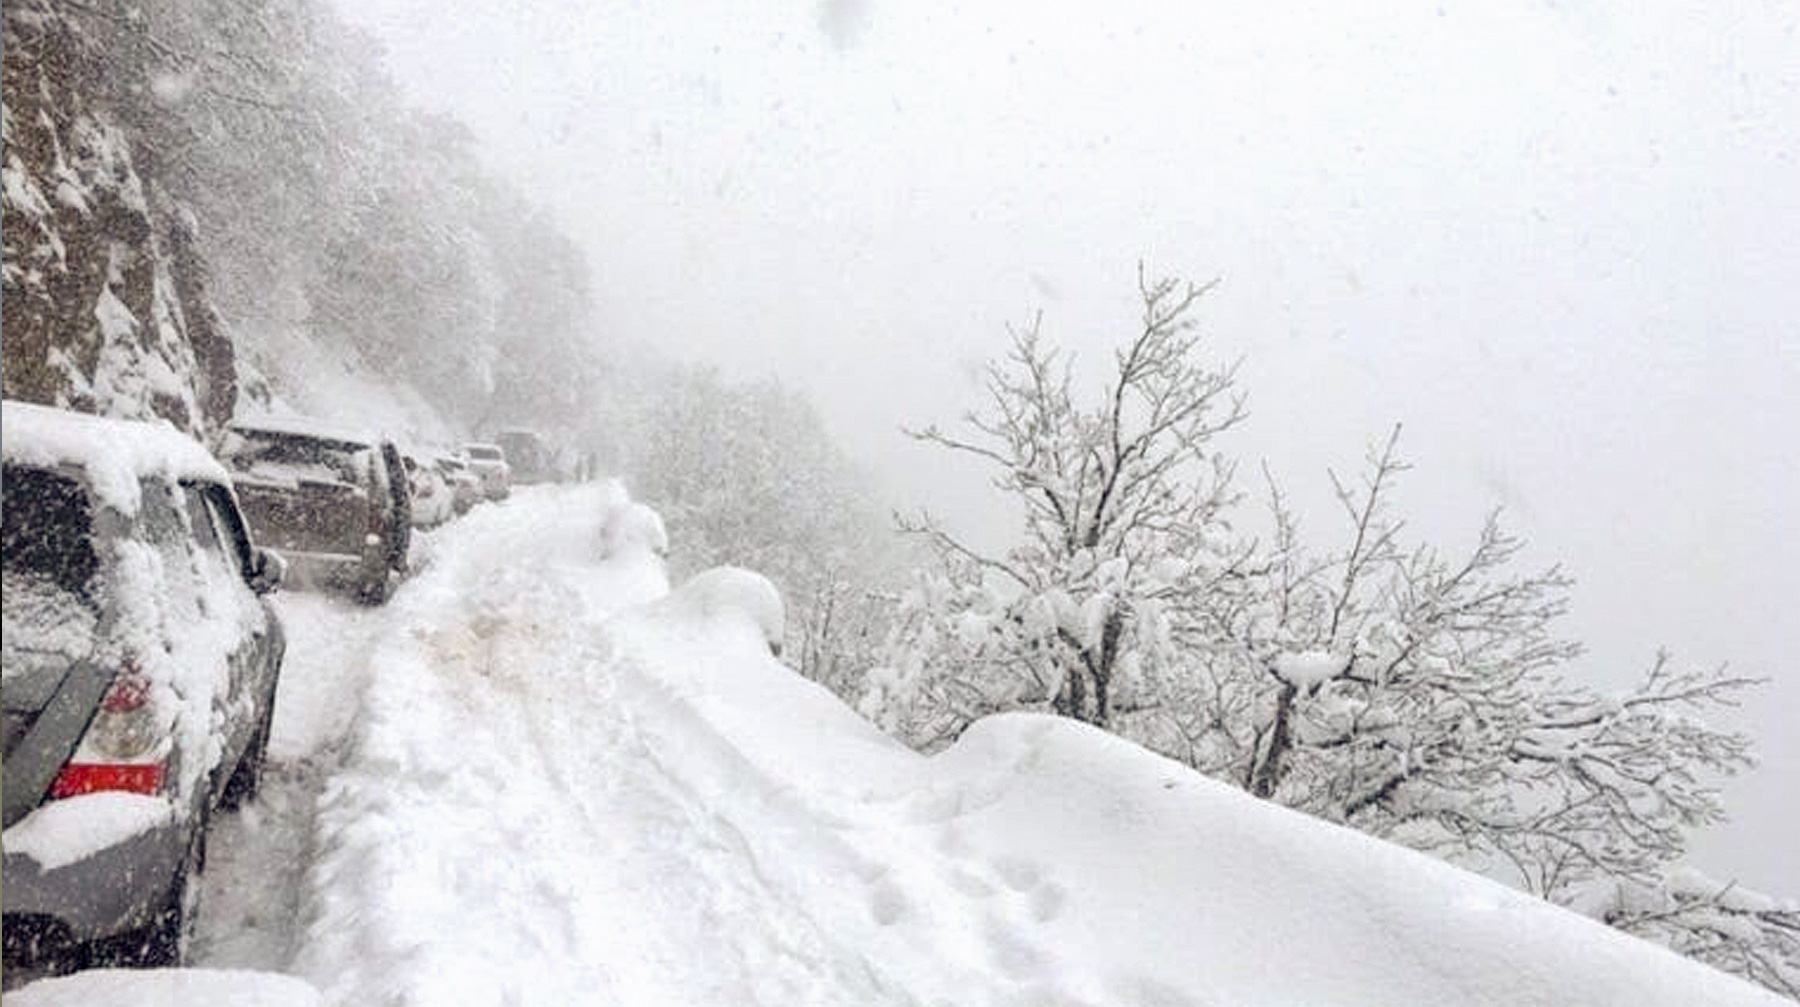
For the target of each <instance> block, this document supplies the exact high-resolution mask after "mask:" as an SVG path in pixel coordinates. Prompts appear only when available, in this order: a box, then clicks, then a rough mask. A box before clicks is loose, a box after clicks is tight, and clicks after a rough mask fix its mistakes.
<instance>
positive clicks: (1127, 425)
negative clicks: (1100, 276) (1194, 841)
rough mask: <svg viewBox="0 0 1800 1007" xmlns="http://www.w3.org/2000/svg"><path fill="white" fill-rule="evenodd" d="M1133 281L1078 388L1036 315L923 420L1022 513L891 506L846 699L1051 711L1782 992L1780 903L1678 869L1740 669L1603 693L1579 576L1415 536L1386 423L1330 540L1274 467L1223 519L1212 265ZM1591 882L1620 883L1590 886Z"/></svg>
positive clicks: (1725, 767)
mask: <svg viewBox="0 0 1800 1007" xmlns="http://www.w3.org/2000/svg"><path fill="white" fill-rule="evenodd" d="M1139 289H1140V292H1141V294H1142V301H1143V314H1142V323H1141V327H1140V328H1139V329H1138V331H1137V332H1136V333H1135V334H1134V335H1133V337H1132V338H1131V339H1130V340H1128V341H1127V342H1126V344H1125V346H1124V347H1123V348H1122V349H1120V350H1118V351H1117V352H1116V353H1115V357H1114V369H1113V373H1112V375H1111V377H1110V378H1109V380H1108V382H1107V384H1106V386H1105V388H1104V389H1103V391H1102V394H1101V395H1100V396H1099V397H1098V398H1097V399H1096V400H1095V401H1094V402H1093V403H1092V404H1087V405H1084V404H1082V403H1081V402H1079V401H1078V399H1077V397H1076V395H1075V393H1074V391H1073V387H1072V386H1073V380H1072V378H1071V372H1070V369H1069V368H1068V366H1067V364H1066V363H1065V362H1064V361H1063V360H1062V359H1061V357H1060V356H1059V354H1058V353H1057V352H1056V351H1055V350H1054V349H1053V348H1050V347H1048V346H1046V344H1045V343H1044V341H1043V340H1042V339H1041V338H1040V335H1039V327H1038V326H1037V325H1036V324H1034V325H1032V326H1031V327H1030V328H1028V329H1025V330H1024V331H1022V332H1018V333H1015V334H1014V336H1013V341H1012V346H1011V350H1010V353H1009V355H1008V356H1007V358H1006V359H1005V360H1004V361H1003V362H1001V363H1000V364H996V365H994V366H993V367H991V368H990V370H989V376H988V384H987V391H988V402H987V409H986V411H985V412H980V413H975V414H972V415H970V416H969V417H968V426H969V428H970V431H971V432H970V433H968V434H965V435H961V436H956V435H952V434H949V433H945V432H943V431H941V430H939V429H937V428H935V427H932V428H928V429H926V430H924V431H922V432H920V433H918V434H916V435H915V436H917V437H918V438H920V439H921V440H924V441H926V442H929V443H935V444H938V445H941V446H943V447H945V448H947V449H949V450H952V451H956V452H959V453H963V454H966V455H970V456H973V457H975V458H978V459H980V460H982V461H983V462H985V463H986V464H987V465H988V466H989V468H990V469H991V471H992V473H993V483H994V485H995V486H996V487H997V488H998V489H999V490H1001V491H1002V492H1003V493H1005V494H1007V495H1008V496H1009V497H1010V498H1011V499H1013V500H1014V501H1016V502H1017V503H1019V504H1020V505H1021V507H1022V508H1023V510H1024V514H1025V524H1024V534H1023V536H1022V537H1021V539H1020V540H1019V541H1018V542H1017V543H1016V544H1015V545H1014V546H1013V547H1012V548H1010V549H1007V550H1005V551H1004V552H1001V553H985V552H982V551H980V550H978V549H975V548H973V547H971V546H969V545H967V544H966V543H964V542H962V541H961V540H959V539H958V538H956V537H955V536H953V535H952V534H950V533H949V532H947V531H946V530H944V529H943V528H942V527H941V525H939V524H938V523H936V522H934V521H932V520H930V519H929V518H920V519H916V520H912V521H910V522H907V523H906V524H907V527H908V528H909V529H910V530H912V531H914V532H917V533H918V534H920V535H922V536H924V537H925V538H926V539H927V540H928V541H929V542H930V543H931V545H932V546H933V548H934V550H935V553H936V557H937V560H938V562H937V564H936V566H935V568H934V569H932V570H931V571H929V572H927V573H925V574H923V575H921V577H920V579H919V582H918V584H917V586H916V587H915V589H914V590H913V591H911V592H909V593H908V594H907V595H906V596H905V599H904V603H903V604H902V606H901V607H900V610H899V614H898V618H897V620H896V623H895V626H894V629H893V634H892V638H891V640H890V645H889V647H888V648H887V650H886V652H885V655H884V657H885V660H884V661H883V663H882V665H881V666H880V667H878V668H876V669H875V670H874V671H873V672H871V673H870V674H869V676H867V678H866V680H865V682H864V688H863V692H862V695H861V707H862V709H863V710H864V712H865V713H867V714H868V715H870V716H871V717H872V718H874V719H875V720H877V721H878V722H880V723H882V724H883V725H884V726H885V727H887V728H888V729H890V730H893V731H895V732H896V733H898V734H900V735H901V736H903V737H905V738H907V739H908V740H910V741H912V742H914V743H916V744H919V745H922V746H926V747H934V746H937V745H941V744H943V743H946V742H948V741H949V740H951V739H953V738H954V737H955V735H956V734H957V733H958V732H959V731H960V730H961V728H962V727H963V726H965V725H966V724H967V723H968V722H969V721H970V720H972V719H973V718H975V717H977V716H980V715H982V714H984V713H988V712H992V711H995V710H1000V709H1009V708H1034V707H1041V708H1049V709H1053V710H1055V711H1056V712H1058V713H1062V714H1064V715H1067V716H1073V717H1078V718H1080V719H1083V720H1086V721H1089V722H1091V723H1095V724H1098V725H1100V726H1104V727H1108V728H1110V729H1112V730H1114V731H1117V732H1119V733H1121V734H1124V735H1126V736H1128V737H1132V738H1134V739H1136V740H1138V741H1140V742H1142V743H1144V744H1146V745H1148V746H1150V747H1152V748H1155V749H1158V750H1160V751H1163V752H1164V753H1166V754H1169V755H1171V756H1173V757H1175V758H1178V759H1181V760H1183V761H1186V762H1188V763H1189V764H1191V765H1194V766H1195V767H1197V768H1199V769H1201V770H1203V771H1205V772H1207V773H1209V774H1212V775H1214V776H1217V777H1220V778H1222V779H1226V780H1229V781H1231V782H1234V783H1236V784H1238V785H1240V786H1242V787H1244V788H1245V789H1247V790H1250V791H1251V792H1253V793H1255V794H1257V795H1259V796H1262V797H1266V798H1270V799H1273V800H1276V801H1279V802H1281V803H1283V804H1286V805H1288V806H1291V807H1295V808H1298V809H1302V810H1305V811H1308V812H1310V813H1312V814H1315V815H1318V816H1320V817H1323V818H1327V819H1330V820H1333V821H1338V822H1342V823H1345V824H1348V825H1351V826H1353V827H1356V828H1358V829H1361V830H1363V831H1366V832H1370V833H1373V834H1375V835H1379V836H1382V837H1385V838H1388V839H1391V840H1394V841H1396V842H1401V843H1405V844H1408V845H1411V846H1414V847H1417V848H1420V849H1424V850H1428V851H1431V852H1434V853H1436V854H1438V855H1441V856H1444V857H1446V858H1448V859H1451V860H1455V861H1458V862H1461V863H1463V864H1465V865H1467V866H1470V867H1473V868H1475V869H1478V870H1483V871H1487V872H1490V873H1496V874H1500V873H1505V874H1509V875H1510V876H1511V877H1512V878H1513V879H1514V880H1515V881H1516V882H1517V883H1518V884H1519V885H1520V886H1521V887H1523V888H1525V889H1527V890H1529V891H1532V892H1535V893H1537V894H1539V895H1542V896H1544V897H1546V898H1549V899H1552V900H1554V901H1558V902H1561V903H1564V904H1568V905H1575V906H1578V907H1583V908H1588V909H1589V910H1590V911H1592V912H1594V914H1595V915H1597V916H1600V917H1601V918H1605V919H1608V920H1609V921H1611V922H1613V923H1614V924H1615V925H1617V926H1620V927H1621V928H1623V929H1626V930H1630V931H1632V932H1634V933H1639V934H1644V935H1646V936H1652V937H1655V938H1657V939H1659V940H1662V941H1664V942H1665V943H1667V944H1669V945H1670V946H1672V947H1675V948H1677V949H1679V950H1683V951H1687V952H1689V953H1692V954H1694V955H1695V956H1696V957H1700V958H1702V959H1703V960H1706V961H1710V962H1712V963H1714V964H1717V965H1720V966H1721V967H1725V968H1730V969H1732V970H1733V971H1737V972H1739V973H1740V974H1743V975H1745V976H1747V977H1749V978H1752V979H1755V980H1757V981H1760V982H1763V983H1764V984H1765V985H1769V986H1771V988H1774V989H1777V990H1783V991H1787V992H1791V990H1792V987H1791V985H1787V986H1784V985H1782V984H1783V983H1788V984H1791V982H1792V976H1793V972H1794V969H1795V966H1796V957H1795V941H1794V931H1793V926H1794V922H1795V916H1794V913H1793V907H1792V906H1791V905H1788V906H1785V908H1784V907H1783V906H1782V905H1779V904H1775V903H1772V902H1770V903H1766V904H1765V903H1764V902H1755V903H1754V904H1751V901H1753V900H1747V899H1746V898H1745V897H1741V896H1740V897H1735V898H1734V897H1732V895H1731V893H1730V892H1729V891H1727V890H1723V889H1718V890H1714V891H1712V892H1710V893H1707V892H1702V891H1701V890H1700V889H1699V888H1698V887H1697V886H1695V885H1692V884H1688V885H1685V886H1681V885H1672V883H1671V881H1670V879H1671V878H1678V877H1681V876H1682V874H1681V871H1680V868H1679V863H1680V858H1681V857H1682V855H1683V853H1684V851H1685V848H1686V839H1687V836H1688V834H1689V833H1690V832H1691V831H1692V830H1693V829H1695V828H1697V827H1701V826H1705V825H1707V824H1711V823H1714V822H1717V821H1719V820H1721V819H1722V818H1723V809H1722V806H1721V804H1720V800H1719V794H1718V791H1717V790H1716V789H1715V786H1714V783H1715V781H1716V780H1718V779H1719V778H1721V777H1724V776H1729V775H1731V774H1733V773H1736V772H1738V771H1739V770H1741V769H1743V768H1744V767H1746V766H1748V765H1749V764H1750V758H1749V748H1750V743H1749V740H1748V739H1747V738H1745V737H1744V736H1742V735H1741V734H1737V733H1734V732H1731V731H1727V730H1721V729H1718V728H1716V727H1713V726H1711V725H1709V724H1708V723H1707V722H1706V721H1705V720H1704V719H1703V716H1704V715H1705V714H1707V713H1711V712H1717V711H1718V709H1719V708H1720V707H1722V706H1728V705H1732V704H1734V703H1735V702H1736V701H1737V700H1738V699H1739V697H1740V696H1741V695H1742V693H1743V691H1744V690H1745V689H1746V688H1748V687H1749V686H1751V685H1752V684H1754V683H1753V681H1752V680H1750V679H1746V678H1742V677H1738V676H1734V675H1730V674H1727V673H1726V672H1725V671H1724V670H1723V669H1719V670H1696V669H1690V668H1685V667H1681V666H1678V665H1677V664H1676V663H1675V662H1674V661H1672V660H1671V659H1669V658H1668V657H1666V656H1658V657H1657V659H1656V660H1655V661H1654V662H1653V663H1652V664H1651V666H1650V668H1649V669H1648V671H1647V672H1646V673H1645V674H1644V675H1643V677H1642V678H1641V680H1640V681H1638V682H1637V683H1636V684H1635V685H1634V686H1632V687H1630V688H1627V689H1623V690H1618V691H1616V692H1610V693H1607V692H1602V691H1599V690H1597V689H1595V688H1593V687H1592V686H1589V685H1587V684H1584V683H1582V682H1581V681H1579V680H1578V679H1576V678H1575V676H1574V675H1573V671H1574V670H1575V667H1576V662H1577V660H1578V659H1579V658H1580V656H1581V648H1580V647H1579V645H1577V644H1576V643H1574V642H1571V641H1569V640H1566V639H1563V638H1562V637H1560V636H1559V635H1558V634H1557V632H1556V629H1557V620H1558V618H1559V617H1560V616H1561V615H1562V614H1563V613H1564V612H1565V611H1566V609H1567V607H1568V592H1569V589H1570V587H1571V580H1570V578H1569V577H1568V576H1567V575H1565V574H1564V573H1563V572H1562V571H1561V570H1560V569H1559V568H1557V567H1554V566H1552V567H1549V568H1547V569H1541V570H1521V569H1520V568H1519V560H1520V554H1521V551H1522V549H1523V543H1522V542H1521V541H1520V540H1519V539H1517V538H1516V537H1514V536H1512V535H1511V534H1509V533H1507V532H1506V531H1505V530H1504V529H1503V527H1502V525H1501V523H1500V521H1499V518H1498V515H1497V514H1496V515H1493V516H1490V518H1489V519H1488V520H1487V521H1486V522H1485V524H1483V526H1482V527H1481V530H1480V533H1479V535H1478V536H1477V537H1476V540H1475V542H1474V544H1473V545H1472V546H1471V547H1469V548H1468V549H1467V550H1466V551H1454V550H1446V549H1442V548H1439V547H1436V546H1433V545H1430V544H1424V543H1409V542H1408V541H1406V539H1405V526H1404V522H1403V521H1402V520H1401V519H1400V518H1399V517H1398V516H1396V514H1395V513H1394V509H1393V493H1394V488H1395V484H1396V481H1397V479H1398V478H1399V476H1400V475H1401V474H1402V473H1403V472H1404V470H1405V469H1406V465H1405V464H1404V463H1403V462H1402V461H1401V460H1400V458H1399V455H1398V451H1397V443H1398V438H1399V429H1398V428H1396V429H1395V431H1394V433H1393V436H1391V437H1390V438H1388V439H1387V440H1386V441H1385V443H1384V444H1383V445H1381V446H1380V447H1379V448H1377V449H1376V450H1374V451H1372V452H1371V455H1370V458H1369V460H1368V468H1367V470H1366V473H1365V475H1364V476H1363V478H1362V480H1361V481H1360V482H1350V483H1347V482H1344V481H1342V480H1339V479H1337V477H1336V476H1333V485H1334V486H1335V488H1336V496H1337V500H1338V503H1339V504H1340V506H1341V512H1342V515H1343V518H1344V522H1343V526H1342V536H1343V539H1342V541H1343V544H1342V545H1341V546H1340V547H1338V548H1336V549H1330V550H1326V551H1322V552H1321V551H1315V550H1314V549H1311V548H1309V547H1308V546H1307V545H1306V544H1305V543H1304V542H1303V541H1302V539H1301V535H1300V526H1299V521H1298V519H1297V517H1296V516H1295V514H1294V513H1293V512H1292V510H1291V509H1290V508H1289V507H1288V506H1287V504H1286V501H1285V499H1284V497H1283V495H1282V493H1281V491H1280V489H1279V488H1278V487H1277V486H1276V484H1275V481H1274V479H1273V478H1272V477H1269V478H1268V484H1269V498H1270V501H1271V504H1270V511H1271V515H1272V520H1271V522H1270V527H1271V528H1272V532H1271V533H1270V534H1268V535H1267V536H1266V538H1265V539H1263V540H1260V541H1259V540H1252V539H1250V538H1249V537H1248V535H1246V534H1245V533H1243V532H1242V531H1237V530H1234V528H1233V525H1232V523H1231V519H1232V518H1233V517H1234V514H1235V505H1236V504H1237V503H1238V496H1237V495H1236V493H1235V492H1234V491H1233V489H1232V474H1233V465H1232V463H1231V461H1229V460H1228V458H1227V457H1226V456H1225V455H1223V454H1222V453H1221V452H1220V451H1219V450H1218V448H1217V447H1216V445H1215V443H1214V439H1215V437H1216V436H1217V435H1218V434H1220V433H1221V432H1223V431H1225V430H1227V429H1229V428H1230V427H1231V426H1233V425H1234V424H1236V423H1237V422H1238V421H1239V420H1240V419H1241V418H1242V417H1243V416H1244V411H1243V404H1242V398H1241V397H1240V396H1239V395H1238V394H1237V393H1236V392H1235V390H1234V389H1233V382H1232V375H1233V371H1232V370H1231V369H1229V368H1227V369H1223V370H1217V369H1212V368H1209V367H1208V366H1206V365H1205V364H1204V363H1202V362H1200V361H1199V360H1198V359H1197V351H1198V349H1199V340H1198V337H1197V336H1196V335H1195V334H1194V333H1193V331H1192V325H1193V323H1192V319H1191V317H1190V313H1191V311H1192V309H1193V307H1194V305H1195V303H1196V301H1197V300H1198V299H1199V297H1200V296H1201V295H1202V294H1203V293H1204V292H1205V288H1203V287H1194V286H1191V285H1180V284H1176V283H1173V282H1170V281H1160V282H1156V283H1148V282H1145V281H1144V280H1143V279H1142V277H1141V275H1140V279H1139ZM1606 891H1611V892H1614V893H1621V892H1622V893H1626V894H1625V895H1622V896H1620V897H1618V898H1615V899H1613V900H1612V901H1611V902H1609V903H1606V906H1608V907H1609V908H1605V909H1596V908H1595V907H1596V906H1598V905H1600V903H1601V902H1604V901H1605V900H1604V899H1601V898H1600V897H1599V896H1597V895H1596V892H1606ZM1646 893H1655V894H1656V897H1655V898H1652V897H1650V895H1647V894H1646ZM1597 899H1598V900H1599V901H1596V900H1597Z"/></svg>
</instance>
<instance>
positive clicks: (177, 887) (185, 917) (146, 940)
mask: <svg viewBox="0 0 1800 1007" xmlns="http://www.w3.org/2000/svg"><path fill="white" fill-rule="evenodd" d="M205 868H206V821H205V819H204V818H202V819H201V820H200V821H199V822H197V823H196V825H195V827H194V831H193V833H192V834H191V835H190V836H189V837H188V849H187V856H186V857H185V858H183V860H182V862H181V869H180V870H178V871H176V872H175V879H174V881H173V882H172V883H171V884H170V886H169V893H168V895H167V896H166V897H165V899H164V902H163V905H162V908H160V909H158V910H157V911H156V915H155V917H153V918H152V919H151V921H150V923H149V924H148V925H146V926H143V927H139V928H138V929H136V930H129V931H126V932H125V933H122V934H119V935H117V936H115V937H109V938H106V939H104V940H100V941H96V942H94V943H93V944H92V945H89V948H88V967H89V968H96V967H99V968H105V967H124V968H176V967H179V966H181V965H182V964H183V963H184V962H185V961H186V960H187V956H188V950H189V946H190V944H191V943H192V941H193V936H194V919H195V916H196V910H197V909H198V908H199V903H200V872H201V871H202V870H204V869H205Z"/></svg>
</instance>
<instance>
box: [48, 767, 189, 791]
mask: <svg viewBox="0 0 1800 1007" xmlns="http://www.w3.org/2000/svg"><path fill="white" fill-rule="evenodd" d="M162 785H163V764H162V763H160V762H146V763H124V764H110V763H100V764H93V763H82V762H71V763H69V764H68V765H66V766H64V767H63V768H62V772H60V773H58V774H56V782H54V783H52V784H50V797H51V798H52V799H54V800H58V801H60V800H62V799H63V798H65V797H80V796H81V795H82V794H93V793H98V792H100V791H102V790H123V791H126V792H128V793H133V794H148V795H155V794H159V793H161V792H162Z"/></svg>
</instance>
